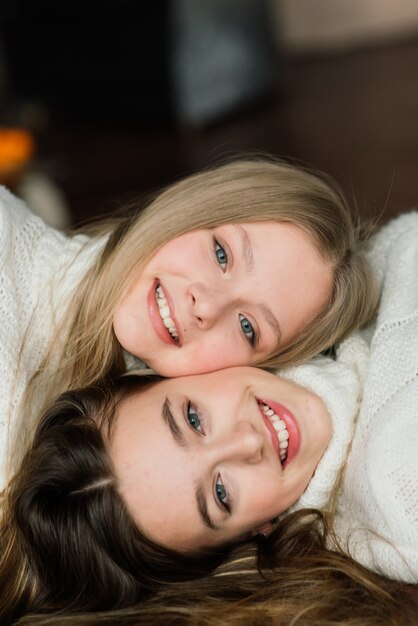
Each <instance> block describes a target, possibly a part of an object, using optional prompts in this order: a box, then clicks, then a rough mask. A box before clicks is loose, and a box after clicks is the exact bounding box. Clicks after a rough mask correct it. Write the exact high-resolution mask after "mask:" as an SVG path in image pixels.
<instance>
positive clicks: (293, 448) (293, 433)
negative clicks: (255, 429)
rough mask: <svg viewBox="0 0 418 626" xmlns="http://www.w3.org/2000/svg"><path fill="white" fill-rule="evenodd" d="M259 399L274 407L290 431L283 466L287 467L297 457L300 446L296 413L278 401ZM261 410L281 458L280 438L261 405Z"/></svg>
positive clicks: (274, 446) (275, 448)
mask: <svg viewBox="0 0 418 626" xmlns="http://www.w3.org/2000/svg"><path fill="white" fill-rule="evenodd" d="M259 400H260V401H261V402H263V403H264V404H267V406H269V407H270V408H271V409H273V411H274V412H275V413H276V415H277V416H278V417H279V418H280V419H281V420H283V422H284V423H285V424H286V428H287V432H288V433H289V446H288V448H287V458H286V461H285V462H284V464H283V467H287V466H288V465H289V463H291V461H292V460H293V459H294V458H295V456H296V455H297V453H298V451H299V448H300V442H301V434H300V430H299V426H298V423H297V421H296V419H295V417H294V415H292V413H291V412H290V411H289V410H288V409H286V407H284V406H283V405H282V404H279V403H278V402H274V401H273V400H264V399H263V398H259ZM260 412H261V414H262V416H263V419H264V423H265V424H266V426H267V429H268V431H269V434H270V437H271V440H272V444H273V448H274V450H275V451H276V453H277V454H278V455H279V458H280V445H279V440H278V438H277V433H276V431H275V430H274V428H273V426H272V424H271V422H270V420H269V419H268V418H267V416H266V415H264V412H263V410H262V408H261V407H260Z"/></svg>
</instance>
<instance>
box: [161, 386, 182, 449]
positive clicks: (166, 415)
mask: <svg viewBox="0 0 418 626" xmlns="http://www.w3.org/2000/svg"><path fill="white" fill-rule="evenodd" d="M163 419H164V422H165V423H166V424H167V426H168V427H169V429H170V432H171V434H172V436H173V439H174V441H175V442H176V444H177V445H178V446H181V447H182V448H187V443H186V440H185V438H184V435H183V433H182V432H181V430H180V428H179V427H178V424H177V422H176V420H175V419H174V415H173V413H172V412H171V405H170V401H169V399H168V398H167V397H166V399H165V400H164V404H163Z"/></svg>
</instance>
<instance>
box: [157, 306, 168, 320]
mask: <svg viewBox="0 0 418 626" xmlns="http://www.w3.org/2000/svg"><path fill="white" fill-rule="evenodd" d="M160 304H161V302H159V303H158V308H159V309H160V315H161V317H162V318H163V319H164V318H166V317H170V309H169V308H168V306H167V305H165V306H160Z"/></svg>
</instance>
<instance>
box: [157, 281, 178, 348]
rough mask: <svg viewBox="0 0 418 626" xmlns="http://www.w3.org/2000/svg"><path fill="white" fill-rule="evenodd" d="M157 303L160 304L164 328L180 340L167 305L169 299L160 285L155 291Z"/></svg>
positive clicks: (159, 308)
mask: <svg viewBox="0 0 418 626" xmlns="http://www.w3.org/2000/svg"><path fill="white" fill-rule="evenodd" d="M155 296H156V298H155V299H156V301H157V304H158V310H159V312H160V316H161V319H162V320H163V324H164V326H165V327H166V328H167V330H168V332H169V333H170V335H171V336H172V337H173V338H174V339H178V336H179V334H178V332H177V328H176V326H175V324H174V322H173V320H172V319H171V317H170V309H169V307H168V304H167V299H166V297H165V295H164V291H163V290H162V287H161V285H158V287H157V289H156V290H155Z"/></svg>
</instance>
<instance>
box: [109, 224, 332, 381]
mask: <svg viewBox="0 0 418 626" xmlns="http://www.w3.org/2000/svg"><path fill="white" fill-rule="evenodd" d="M332 283H333V270H332V268H331V266H330V264H329V263H327V262H326V261H324V260H323V258H322V257H321V255H320V254H319V252H318V250H317V249H316V247H315V246H314V245H313V243H312V241H311V240H310V238H309V237H308V235H307V234H306V233H305V232H304V231H303V230H302V229H301V228H299V227H297V226H294V225H292V224H285V223H271V222H264V223H250V224H244V225H237V224H235V225H233V224H227V225H223V226H219V227H217V228H214V229H211V230H198V231H193V232H190V233H186V234H185V235H182V236H180V237H177V238H176V239H173V240H172V241H170V242H168V243H167V244H166V245H165V246H163V247H162V248H161V249H160V250H159V251H158V252H157V254H156V255H155V256H154V257H153V258H152V259H151V261H150V262H149V263H148V265H147V266H146V267H145V268H144V270H143V271H141V273H140V274H139V275H138V276H137V278H136V279H135V280H134V282H133V284H132V285H131V287H130V289H129V290H128V291H127V292H126V293H125V295H124V297H123V298H122V300H121V301H120V303H119V304H118V306H117V308H116V312H115V315H114V318H113V328H114V332H115V335H116V338H117V339H118V341H119V343H120V344H121V345H122V347H123V348H125V349H126V350H127V351H128V352H130V353H132V354H134V355H135V356H137V357H139V358H141V359H142V360H143V361H145V363H147V364H148V365H149V366H150V367H152V368H153V369H154V370H155V371H156V372H158V373H160V374H162V375H164V376H183V375H188V374H198V373H203V372H210V371H214V370H217V369H221V368H225V367H230V366H232V365H251V364H256V363H260V362H262V361H263V360H264V359H266V358H267V357H268V356H270V355H271V354H272V353H273V352H275V351H277V349H278V348H280V347H284V346H286V345H287V344H289V343H290V342H291V341H292V340H293V339H294V338H295V337H296V336H297V335H298V334H299V333H300V332H301V331H302V330H303V328H304V327H305V326H306V325H307V323H308V322H310V321H311V320H312V319H314V318H315V317H316V316H317V315H318V314H319V313H320V311H321V310H322V309H323V308H324V306H325V305H326V304H327V303H328V301H329V299H330V295H331V291H332Z"/></svg>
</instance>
